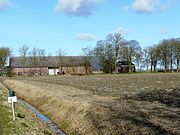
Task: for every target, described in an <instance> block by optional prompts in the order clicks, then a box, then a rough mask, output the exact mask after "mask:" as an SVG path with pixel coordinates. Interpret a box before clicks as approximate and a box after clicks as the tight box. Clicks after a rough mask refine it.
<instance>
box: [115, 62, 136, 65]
mask: <svg viewBox="0 0 180 135" xmlns="http://www.w3.org/2000/svg"><path fill="white" fill-rule="evenodd" d="M117 65H128V62H127V61H118V62H117ZM131 65H134V64H133V63H131Z"/></svg>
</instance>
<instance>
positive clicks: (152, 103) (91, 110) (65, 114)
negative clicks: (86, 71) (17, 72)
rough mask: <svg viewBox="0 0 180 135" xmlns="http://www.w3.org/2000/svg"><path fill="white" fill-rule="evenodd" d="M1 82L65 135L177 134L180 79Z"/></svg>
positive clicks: (120, 77)
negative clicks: (36, 109) (35, 108)
mask: <svg viewBox="0 0 180 135" xmlns="http://www.w3.org/2000/svg"><path fill="white" fill-rule="evenodd" d="M3 83H5V84H6V85H8V86H9V87H11V88H12V89H13V90H15V91H16V92H17V95H18V96H19V97H21V98H23V99H25V100H26V101H27V102H29V103H30V104H32V105H34V106H35V107H37V108H38V109H39V110H41V111H42V112H43V113H44V114H45V115H47V116H48V117H49V118H50V119H51V120H53V121H54V122H55V123H56V124H57V125H58V126H59V127H60V128H61V129H62V130H63V131H65V132H66V133H67V134H72V135H73V134H80V135H81V134H84V135H96V134H97V135H120V134H126V135H141V134H146V135H156V134H158V135H160V134H161V135H179V134H180V126H179V125H180V74H169V73H167V74H159V73H157V74H122V75H121V74H120V75H95V76H53V77H50V76H47V77H17V78H7V79H4V81H3Z"/></svg>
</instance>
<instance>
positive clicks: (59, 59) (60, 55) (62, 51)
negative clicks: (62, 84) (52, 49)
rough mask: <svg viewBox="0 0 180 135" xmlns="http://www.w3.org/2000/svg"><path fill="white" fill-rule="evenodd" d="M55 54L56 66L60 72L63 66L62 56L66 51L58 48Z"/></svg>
mask: <svg viewBox="0 0 180 135" xmlns="http://www.w3.org/2000/svg"><path fill="white" fill-rule="evenodd" d="M56 54H57V57H58V67H60V70H61V72H62V68H63V66H64V56H66V55H67V53H66V52H65V51H64V50H62V49H59V50H58V51H57V52H56Z"/></svg>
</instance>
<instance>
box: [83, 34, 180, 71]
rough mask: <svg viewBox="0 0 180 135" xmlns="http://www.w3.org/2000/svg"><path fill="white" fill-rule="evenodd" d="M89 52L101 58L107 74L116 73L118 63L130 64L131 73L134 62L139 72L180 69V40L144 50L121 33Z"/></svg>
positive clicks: (103, 41)
mask: <svg viewBox="0 0 180 135" xmlns="http://www.w3.org/2000/svg"><path fill="white" fill-rule="evenodd" d="M86 50H87V49H86ZM88 51H89V53H91V55H92V56H93V57H98V58H99V61H100V65H101V67H102V70H103V71H104V72H105V73H112V72H114V71H115V70H116V65H117V62H118V61H126V62H127V63H128V67H129V73H130V72H132V71H131V70H132V68H131V63H132V62H133V63H135V65H136V69H137V71H151V72H157V71H164V72H167V71H171V72H173V71H174V70H176V71H177V72H178V71H179V68H180V39H175V38H173V39H164V40H162V41H160V42H159V44H156V45H152V46H148V47H145V48H143V49H142V48H141V46H140V45H139V43H138V41H136V40H130V41H127V40H125V39H124V38H123V37H122V36H121V34H119V33H115V34H108V35H107V37H106V39H105V40H100V41H98V42H97V43H96V46H95V47H94V48H93V49H91V50H90V49H89V50H88ZM86 54H88V53H86ZM86 56H90V55H89V54H88V55H86ZM92 56H91V57H92Z"/></svg>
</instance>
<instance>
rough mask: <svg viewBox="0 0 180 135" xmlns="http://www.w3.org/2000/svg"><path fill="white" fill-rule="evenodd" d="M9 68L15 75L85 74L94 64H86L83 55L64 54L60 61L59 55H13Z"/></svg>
mask: <svg viewBox="0 0 180 135" xmlns="http://www.w3.org/2000/svg"><path fill="white" fill-rule="evenodd" d="M9 68H10V69H11V72H12V73H13V74H15V75H58V74H73V75H83V74H91V72H92V66H91V63H89V65H87V64H84V59H83V57H81V56H63V57H62V61H61V62H59V57H55V56H50V57H44V58H40V57H35V58H33V57H27V58H26V59H25V60H23V58H22V57H11V58H10V64H9Z"/></svg>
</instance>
